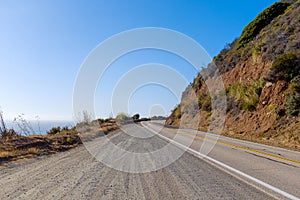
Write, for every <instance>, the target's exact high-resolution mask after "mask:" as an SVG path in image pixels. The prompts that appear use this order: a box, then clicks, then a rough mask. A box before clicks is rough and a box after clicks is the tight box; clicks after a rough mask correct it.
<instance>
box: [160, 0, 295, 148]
mask: <svg viewBox="0 0 300 200" xmlns="http://www.w3.org/2000/svg"><path fill="white" fill-rule="evenodd" d="M213 61H214V63H215V65H216V66H217V68H218V70H219V72H220V74H221V77H222V79H223V82H224V86H225V91H223V92H224V93H226V98H227V110H226V121H225V127H224V129H223V134H224V135H227V136H231V137H236V138H240V139H246V140H252V141H257V142H262V143H266V144H272V145H276V146H281V147H287V148H291V149H297V150H300V114H299V113H300V1H291V0H290V1H282V2H277V3H275V4H273V5H272V6H270V7H269V8H267V9H265V10H264V11H263V12H262V13H260V14H259V15H258V16H257V17H256V18H255V19H254V20H253V21H252V22H251V23H250V24H248V25H247V26H246V27H245V29H244V30H243V32H242V35H241V36H240V37H239V38H238V39H236V40H235V41H233V42H232V43H231V44H228V45H226V47H225V48H224V49H223V50H222V51H221V52H220V53H219V55H217V56H216V57H215V58H214V60H213ZM211 66H212V65H209V66H208V67H207V68H206V69H204V70H203V71H202V72H201V73H200V74H198V76H197V77H196V78H195V79H194V81H193V83H191V85H189V86H188V87H187V88H186V90H185V91H184V92H183V95H182V100H181V103H180V104H179V105H178V106H177V107H176V108H175V109H174V110H173V112H172V114H171V115H170V116H169V117H168V118H167V120H166V124H168V125H175V126H176V125H177V126H178V125H179V124H180V125H181V126H184V127H189V128H195V127H191V126H192V125H191V124H189V123H181V122H182V121H185V122H187V121H188V122H193V121H194V122H195V121H197V120H200V123H199V124H197V128H198V129H199V130H203V131H207V129H208V126H209V124H210V122H211V121H212V108H211V98H217V97H218V94H214V95H210V94H209V92H208V89H207V85H206V84H205V82H209V81H212V80H213V77H214V74H213V73H212V71H213V70H212V68H213V67H211ZM203 77H206V78H203ZM194 94H196V96H197V102H196V105H195V102H194V100H193V99H192V98H191V97H192V96H193V95H194ZM191 107H193V108H197V110H196V111H195V110H194V109H190V108H191Z"/></svg>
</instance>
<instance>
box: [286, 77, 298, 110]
mask: <svg viewBox="0 0 300 200" xmlns="http://www.w3.org/2000/svg"><path fill="white" fill-rule="evenodd" d="M285 108H286V110H287V112H288V113H289V114H290V115H293V116H297V115H298V114H299V113H300V75H298V76H297V77H295V78H294V79H293V80H292V81H291V84H290V87H289V93H288V94H287V95H286V103H285Z"/></svg>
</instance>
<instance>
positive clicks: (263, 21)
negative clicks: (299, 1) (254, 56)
mask: <svg viewBox="0 0 300 200" xmlns="http://www.w3.org/2000/svg"><path fill="white" fill-rule="evenodd" d="M289 6H290V4H289V3H283V2H276V3H274V4H273V5H272V6H270V7H269V8H267V9H265V10H264V11H263V12H262V13H260V14H259V15H258V16H257V17H256V18H255V19H254V20H253V21H252V22H251V23H250V24H248V25H247V26H246V28H245V29H244V30H243V32H242V35H241V37H240V39H239V40H238V45H237V49H239V48H241V47H244V46H246V45H247V44H248V43H249V42H251V41H252V40H253V39H254V37H255V36H257V35H258V34H259V32H260V31H261V30H262V29H263V28H264V27H266V26H267V25H268V24H270V23H271V21H272V20H273V19H275V18H276V17H278V16H279V15H281V14H283V13H284V12H285V10H286V9H287V8H288V7H289Z"/></svg>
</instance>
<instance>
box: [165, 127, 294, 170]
mask: <svg viewBox="0 0 300 200" xmlns="http://www.w3.org/2000/svg"><path fill="white" fill-rule="evenodd" d="M168 129H170V128H168ZM170 130H172V131H173V129H170ZM178 133H181V134H185V135H188V136H191V137H195V138H198V139H201V140H209V141H212V142H216V143H218V144H221V145H224V146H228V147H232V148H235V149H240V150H244V151H248V152H251V153H255V154H259V155H263V156H268V157H271V158H276V159H278V160H282V161H287V162H290V163H294V164H298V165H300V161H298V160H292V159H289V158H284V157H281V156H278V155H274V154H270V153H266V152H262V151H258V150H255V149H252V148H249V147H243V146H239V145H235V144H231V143H228V142H224V141H220V140H215V139H212V138H206V137H203V136H200V135H195V134H192V133H188V132H185V131H178Z"/></svg>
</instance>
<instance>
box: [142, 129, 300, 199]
mask: <svg viewBox="0 0 300 200" xmlns="http://www.w3.org/2000/svg"><path fill="white" fill-rule="evenodd" d="M142 125H143V126H144V127H145V128H146V129H148V130H149V131H151V132H152V133H154V134H156V135H158V136H159V137H162V138H164V139H165V140H168V141H170V142H171V143H173V144H175V145H177V146H179V147H181V148H184V149H187V150H189V151H190V152H192V153H194V154H197V155H198V156H200V157H202V158H205V159H207V160H209V161H211V162H213V163H215V164H217V165H219V166H222V167H223V168H225V169H227V170H229V171H232V172H234V173H236V174H238V175H240V176H243V177H245V178H247V179H249V180H251V181H253V182H255V183H257V184H260V185H262V186H264V187H266V188H268V189H270V190H272V191H274V192H276V193H278V194H280V195H282V196H284V197H286V198H289V199H292V200H300V199H299V198H298V197H296V196H294V195H292V194H289V193H287V192H285V191H283V190H280V189H279V188H276V187H274V186H272V185H270V184H268V183H265V182H263V181H261V180H259V179H257V178H254V177H252V176H250V175H248V174H245V173H244V172H241V171H239V170H237V169H235V168H233V167H230V166H229V165H226V164H224V163H222V162H220V161H218V160H215V159H213V158H211V157H209V156H207V155H204V154H202V153H200V152H198V151H195V150H194V149H192V148H190V147H187V146H184V145H183V144H181V143H179V142H176V141H175V140H172V139H170V138H168V137H166V136H163V135H161V134H159V133H157V132H156V131H154V130H153V129H151V128H149V127H148V126H146V125H144V124H143V123H142Z"/></svg>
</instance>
